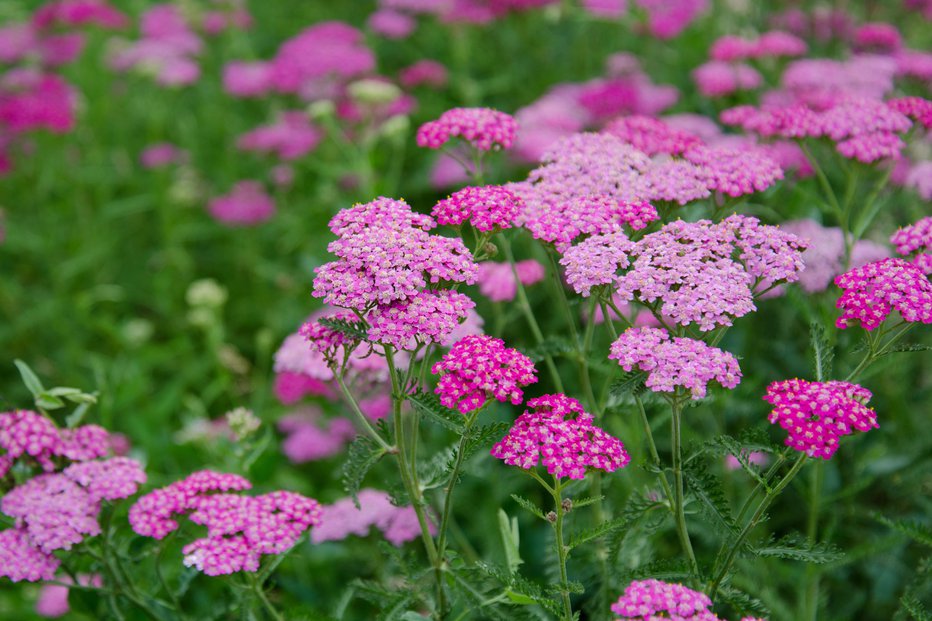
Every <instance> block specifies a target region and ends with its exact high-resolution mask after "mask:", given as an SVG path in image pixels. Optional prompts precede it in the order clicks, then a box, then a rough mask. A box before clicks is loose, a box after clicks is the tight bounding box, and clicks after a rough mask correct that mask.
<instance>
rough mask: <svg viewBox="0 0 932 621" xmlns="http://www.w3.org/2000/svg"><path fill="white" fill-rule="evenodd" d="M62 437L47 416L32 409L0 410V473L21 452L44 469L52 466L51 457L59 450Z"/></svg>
mask: <svg viewBox="0 0 932 621" xmlns="http://www.w3.org/2000/svg"><path fill="white" fill-rule="evenodd" d="M60 447H61V438H60V437H59V435H58V428H57V427H56V426H55V424H54V423H53V422H52V421H51V419H49V418H48V417H46V416H43V415H42V414H39V413H37V412H33V411H31V410H14V411H12V412H3V413H2V414H0V448H2V449H3V451H4V453H3V455H0V460H2V461H0V477H2V476H6V474H7V471H8V470H9V468H10V466H12V464H13V461H15V460H16V459H19V458H20V457H22V456H23V455H27V456H29V457H32V458H33V459H35V460H36V461H38V462H39V463H40V464H41V465H42V466H43V467H44V469H45V470H52V469H53V468H54V467H55V466H54V463H53V462H52V461H51V457H52V456H53V455H56V454H57V453H58V450H59V448H60Z"/></svg>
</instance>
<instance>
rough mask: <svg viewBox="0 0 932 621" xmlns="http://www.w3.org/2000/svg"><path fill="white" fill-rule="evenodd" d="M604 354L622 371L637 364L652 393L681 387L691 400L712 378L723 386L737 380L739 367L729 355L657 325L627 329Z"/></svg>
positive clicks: (732, 386)
mask: <svg viewBox="0 0 932 621" xmlns="http://www.w3.org/2000/svg"><path fill="white" fill-rule="evenodd" d="M608 357H609V359H611V360H617V361H618V364H619V365H621V367H622V368H623V369H624V370H625V371H631V370H632V369H634V368H635V367H637V368H638V369H640V370H641V371H645V372H647V374H648V375H647V381H646V382H645V384H646V385H647V387H648V388H650V389H651V390H653V391H654V392H675V390H676V388H677V387H682V388H685V389H686V390H689V391H690V392H691V393H692V398H693V399H701V398H703V397H705V395H706V387H707V385H708V383H709V382H710V381H712V380H715V381H717V382H718V383H719V384H721V385H722V386H724V387H725V388H734V387H735V386H737V385H738V384H739V383H740V382H741V369H740V367H739V366H738V361H737V359H735V357H734V356H733V355H731V354H730V353H728V352H726V351H722V350H721V349H718V348H716V347H710V346H709V345H706V344H705V343H703V342H702V341H697V340H694V339H690V338H685V337H676V338H671V337H670V334H669V333H668V332H667V331H666V330H663V329H660V328H649V327H644V328H628V329H627V330H625V331H624V332H623V333H622V335H621V336H619V337H618V340H616V341H615V342H614V343H612V347H611V353H609V355H608Z"/></svg>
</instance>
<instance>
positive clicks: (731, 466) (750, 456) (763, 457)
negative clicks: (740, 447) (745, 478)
mask: <svg viewBox="0 0 932 621" xmlns="http://www.w3.org/2000/svg"><path fill="white" fill-rule="evenodd" d="M744 457H745V459H746V460H747V462H748V463H750V464H753V465H755V466H766V465H767V463H768V462H769V461H770V456H769V455H768V454H767V453H764V452H762V451H751V452H749V453H746V454H745V455H744ZM725 468H727V469H728V470H740V469H741V462H739V461H738V458H737V457H735V456H734V455H729V456H727V457H726V458H725Z"/></svg>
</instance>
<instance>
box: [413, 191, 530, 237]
mask: <svg viewBox="0 0 932 621" xmlns="http://www.w3.org/2000/svg"><path fill="white" fill-rule="evenodd" d="M523 208H524V205H523V204H522V203H521V199H520V198H518V197H517V196H515V194H514V193H513V192H511V191H510V190H508V189H507V188H504V187H502V186H498V185H484V186H481V187H475V186H468V187H465V188H463V189H462V190H459V191H457V192H454V193H453V194H451V195H450V196H449V197H447V198H445V199H443V200H441V201H439V202H438V203H437V204H436V205H434V209H433V211H432V212H431V213H432V215H433V216H434V218H436V219H437V222H438V223H439V224H443V225H454V226H459V225H461V224H463V223H464V222H469V223H470V224H472V225H473V227H475V228H476V230H478V231H483V232H491V231H496V230H500V229H508V228H511V227H512V226H513V224H512V223H513V222H514V219H515V218H516V217H517V215H518V214H519V213H520V212H521V211H522V210H523Z"/></svg>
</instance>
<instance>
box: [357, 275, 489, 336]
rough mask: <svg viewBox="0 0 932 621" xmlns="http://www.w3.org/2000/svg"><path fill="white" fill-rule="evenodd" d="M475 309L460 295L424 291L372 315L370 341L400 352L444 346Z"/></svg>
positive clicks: (466, 298) (449, 292) (456, 293)
mask: <svg viewBox="0 0 932 621" xmlns="http://www.w3.org/2000/svg"><path fill="white" fill-rule="evenodd" d="M475 305H476V303H475V302H473V301H472V300H471V299H470V298H469V296H467V295H465V294H463V293H459V292H457V291H451V290H449V289H441V290H439V291H422V292H420V293H417V294H415V295H413V296H408V297H406V298H405V299H404V300H400V301H395V302H391V303H389V304H386V305H382V306H378V307H376V308H375V309H374V310H373V311H372V312H371V313H369V316H368V320H369V325H370V327H369V333H368V336H369V340H371V341H374V342H376V343H382V344H383V345H391V346H392V347H394V348H395V349H397V350H414V349H417V348H419V347H420V346H422V345H429V344H432V343H439V344H444V343H446V342H447V341H448V339H449V338H450V336H451V335H452V334H453V333H454V331H455V330H456V329H457V328H458V327H459V325H460V323H461V322H462V321H463V320H465V319H466V317H467V313H468V311H469V309H471V308H473V307H474V306H475Z"/></svg>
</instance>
